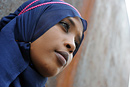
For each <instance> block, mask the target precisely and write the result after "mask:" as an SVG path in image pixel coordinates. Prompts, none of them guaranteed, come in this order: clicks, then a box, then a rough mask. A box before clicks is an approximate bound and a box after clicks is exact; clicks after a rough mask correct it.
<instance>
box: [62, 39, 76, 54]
mask: <svg viewBox="0 0 130 87" xmlns="http://www.w3.org/2000/svg"><path fill="white" fill-rule="evenodd" d="M69 39H70V38H69ZM64 46H65V47H66V48H67V50H68V51H69V53H73V52H74V50H75V42H74V40H72V39H70V40H67V41H65V42H64Z"/></svg>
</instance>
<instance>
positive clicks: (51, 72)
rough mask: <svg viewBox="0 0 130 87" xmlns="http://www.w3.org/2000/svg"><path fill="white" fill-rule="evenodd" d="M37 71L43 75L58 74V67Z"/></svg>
mask: <svg viewBox="0 0 130 87" xmlns="http://www.w3.org/2000/svg"><path fill="white" fill-rule="evenodd" d="M39 72H40V74H41V75H42V76H43V77H52V76H56V75H57V74H59V73H60V70H59V69H46V70H44V71H39Z"/></svg>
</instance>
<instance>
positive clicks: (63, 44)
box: [30, 17, 83, 77]
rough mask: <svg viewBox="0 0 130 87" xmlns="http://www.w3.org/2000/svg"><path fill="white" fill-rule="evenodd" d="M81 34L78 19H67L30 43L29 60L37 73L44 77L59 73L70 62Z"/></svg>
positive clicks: (81, 27) (80, 23)
mask: <svg viewBox="0 0 130 87" xmlns="http://www.w3.org/2000/svg"><path fill="white" fill-rule="evenodd" d="M82 33H83V26H82V22H81V20H80V18H78V17H68V18H65V19H63V20H61V21H60V22H59V23H58V24H56V25H54V26H53V27H52V28H50V29H49V30H48V31H47V32H46V33H45V34H43V35H42V36H40V37H39V38H38V39H37V40H35V41H34V42H32V43H31V49H30V52H31V60H32V63H33V64H34V67H35V68H36V69H37V71H38V72H39V73H40V74H41V75H42V76H44V77H50V76H55V75H57V74H58V73H60V72H61V71H62V70H63V69H64V68H65V67H66V66H68V65H69V64H70V62H71V61H72V58H73V52H74V50H75V49H76V45H78V44H80V39H81V37H82ZM62 54H63V55H62ZM66 58H67V59H66Z"/></svg>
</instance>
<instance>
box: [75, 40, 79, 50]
mask: <svg viewBox="0 0 130 87" xmlns="http://www.w3.org/2000/svg"><path fill="white" fill-rule="evenodd" d="M75 46H76V49H77V48H78V47H79V43H78V42H76V41H75Z"/></svg>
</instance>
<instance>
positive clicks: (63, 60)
mask: <svg viewBox="0 0 130 87" xmlns="http://www.w3.org/2000/svg"><path fill="white" fill-rule="evenodd" d="M55 53H56V56H57V58H58V60H59V62H60V63H61V64H62V66H64V65H65V64H66V63H67V61H68V58H69V54H68V53H67V52H65V51H55Z"/></svg>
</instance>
